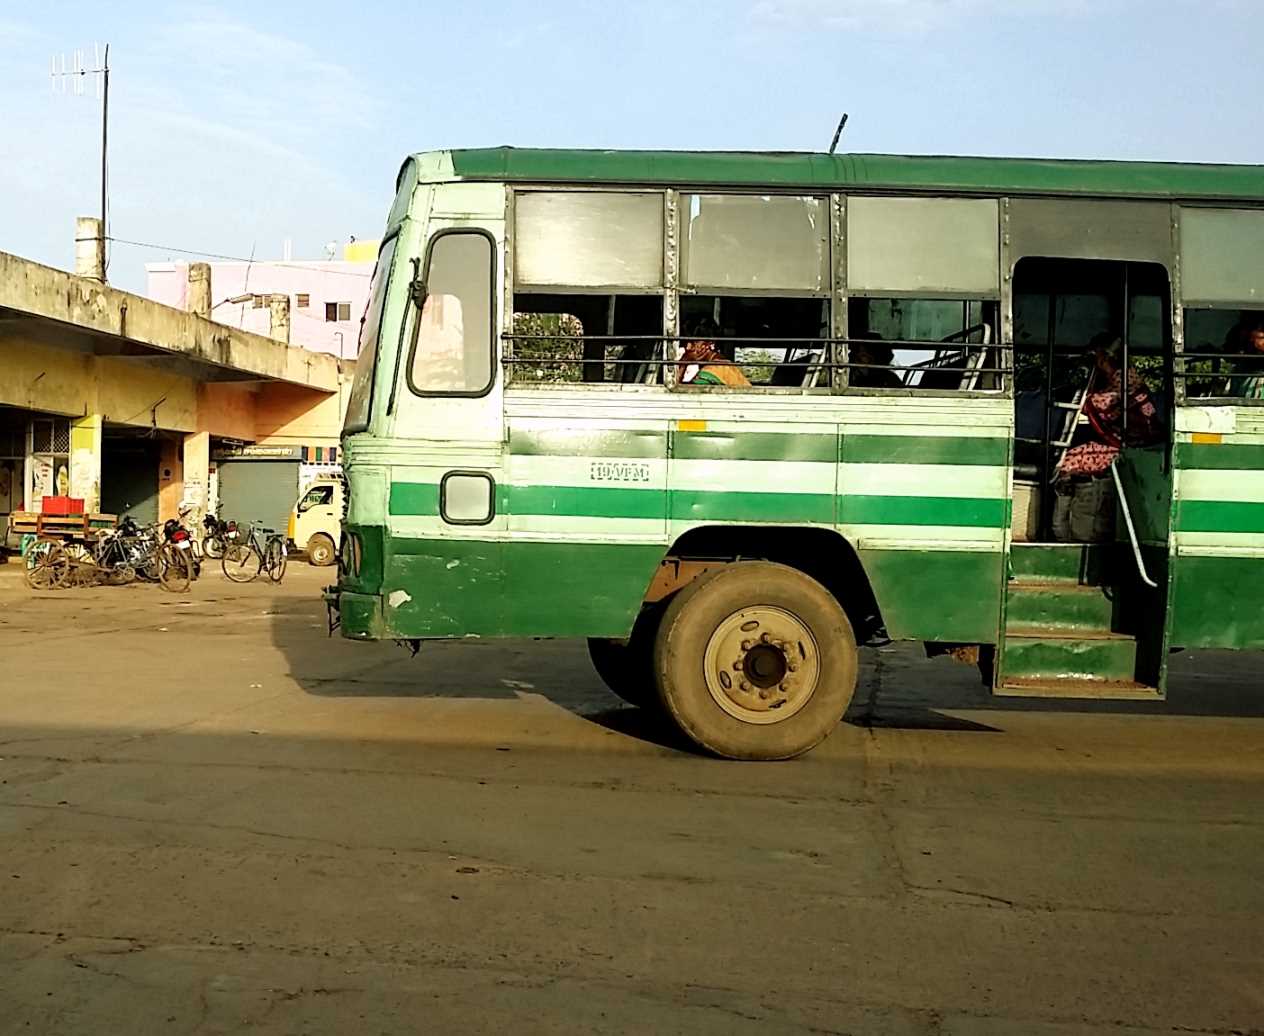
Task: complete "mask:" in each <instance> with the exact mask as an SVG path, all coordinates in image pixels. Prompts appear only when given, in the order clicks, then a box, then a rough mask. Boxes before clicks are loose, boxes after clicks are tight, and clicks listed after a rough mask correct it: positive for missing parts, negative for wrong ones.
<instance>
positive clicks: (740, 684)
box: [737, 680, 751, 694]
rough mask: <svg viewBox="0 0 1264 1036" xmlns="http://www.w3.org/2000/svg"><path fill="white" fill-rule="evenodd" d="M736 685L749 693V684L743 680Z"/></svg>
mask: <svg viewBox="0 0 1264 1036" xmlns="http://www.w3.org/2000/svg"><path fill="white" fill-rule="evenodd" d="M737 686H738V687H740V688H741V689H742V690H744V691H746V692H747V693H748V694H749V693H750V689H751V685H750V684H748V683H747V682H746V681H745V680H743V681H742V682H741V683H739V684H738V685H737Z"/></svg>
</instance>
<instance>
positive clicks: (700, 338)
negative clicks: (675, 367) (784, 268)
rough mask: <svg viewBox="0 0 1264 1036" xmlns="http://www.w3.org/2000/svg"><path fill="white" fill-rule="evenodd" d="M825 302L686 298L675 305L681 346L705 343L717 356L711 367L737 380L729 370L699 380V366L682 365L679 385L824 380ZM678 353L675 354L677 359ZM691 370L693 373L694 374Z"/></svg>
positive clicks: (786, 384)
mask: <svg viewBox="0 0 1264 1036" xmlns="http://www.w3.org/2000/svg"><path fill="white" fill-rule="evenodd" d="M828 329H829V302H828V300H825V299H818V298H774V297H769V296H763V295H761V296H732V295H729V296H726V295H686V296H682V298H681V300H680V333H681V338H682V345H687V343H693V342H710V343H712V344H713V345H714V347H715V350H716V352H717V353H718V354H719V355H718V358H717V359H716V361H715V364H733V365H735V366H736V367H737V368H738V370H739V371H740V373H741V378H738V377H733V376H731V375H730V376H723V375H729V372H728V371H725V370H718V371H717V372H712V373H713V374H716V375H717V376H716V377H714V378H708V377H705V376H704V377H699V373H700V371H701V370H702V369H703V368H704V367H705V365H703V364H693V363H685V364H684V366H683V369H682V370H681V371H680V379H679V380H680V381H681V383H682V384H697V385H705V384H708V383H715V382H721V383H723V384H727V385H729V386H730V387H734V386H737V387H744V386H743V385H742V381H743V380H745V382H746V383H747V384H749V385H750V386H752V387H760V386H770V387H775V388H801V387H802V388H811V387H813V386H814V385H816V384H818V383H819V384H821V385H823V386H824V385H827V384H828V378H823V376H822V371H823V370H824V366H823V364H824V358H825V344H826V343H825V341H824V339H826V338H827V337H828ZM679 352H680V350H678V354H679ZM695 368H698V369H697V370H695Z"/></svg>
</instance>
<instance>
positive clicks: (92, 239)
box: [75, 216, 105, 283]
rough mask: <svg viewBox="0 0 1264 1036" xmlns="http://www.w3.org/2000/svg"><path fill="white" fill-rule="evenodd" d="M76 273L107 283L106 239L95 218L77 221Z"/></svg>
mask: <svg viewBox="0 0 1264 1036" xmlns="http://www.w3.org/2000/svg"><path fill="white" fill-rule="evenodd" d="M75 273H77V274H78V275H79V276H80V277H91V278H92V279H93V280H94V281H101V282H102V283H104V282H105V238H104V237H103V236H102V231H101V221H100V220H99V219H97V218H96V217H95V216H80V217H79V218H78V219H76V220H75Z"/></svg>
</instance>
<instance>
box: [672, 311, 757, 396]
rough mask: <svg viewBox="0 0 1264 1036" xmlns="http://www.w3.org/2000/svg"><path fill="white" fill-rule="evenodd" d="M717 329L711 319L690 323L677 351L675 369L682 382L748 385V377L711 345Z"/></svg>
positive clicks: (740, 386) (738, 386) (734, 385)
mask: <svg viewBox="0 0 1264 1036" xmlns="http://www.w3.org/2000/svg"><path fill="white" fill-rule="evenodd" d="M719 333H720V328H719V327H718V326H717V325H716V323H715V321H714V320H708V319H706V318H703V319H702V320H699V321H698V323H697V324H695V325H694V329H693V331H692V332H691V335H692V338H691V340H690V341H689V342H688V343H687V344H686V345H685V348H684V351H683V352H682V353H681V354H680V360H679V362H678V367H677V369H678V370H679V372H680V383H681V384H682V385H727V386H729V387H730V388H750V387H751V383H750V380H749V379H748V378H747V377H746V375H745V374H743V373H742V369H741V368H740V367H738V366H737V364H735V363H734V362H733V361H732V360H730V359H729V358H728V357H727V356H725V355H724V354H723V353H722V352H720V350H719V349H717V348H716V347H715V339H716V337H717V336H718V335H719Z"/></svg>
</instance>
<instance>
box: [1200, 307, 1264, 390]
mask: <svg viewBox="0 0 1264 1036" xmlns="http://www.w3.org/2000/svg"><path fill="white" fill-rule="evenodd" d="M1185 394H1186V396H1188V397H1190V398H1202V399H1207V398H1227V399H1264V310H1258V309H1243V310H1236V309H1187V310H1185Z"/></svg>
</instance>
